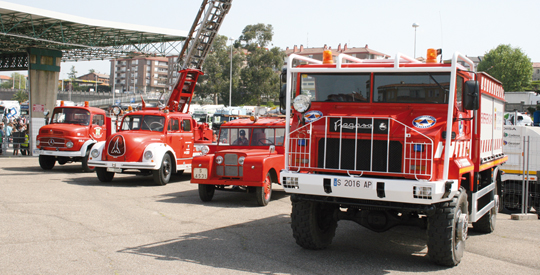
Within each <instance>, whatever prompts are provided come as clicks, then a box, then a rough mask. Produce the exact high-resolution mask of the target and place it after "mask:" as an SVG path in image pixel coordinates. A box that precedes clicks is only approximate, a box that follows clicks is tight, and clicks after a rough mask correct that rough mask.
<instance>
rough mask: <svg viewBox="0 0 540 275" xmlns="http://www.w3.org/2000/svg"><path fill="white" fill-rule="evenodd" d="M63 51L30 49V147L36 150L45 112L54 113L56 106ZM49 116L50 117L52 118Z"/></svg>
mask: <svg viewBox="0 0 540 275" xmlns="http://www.w3.org/2000/svg"><path fill="white" fill-rule="evenodd" d="M61 58H62V52H61V51H55V50H44V49H37V48H30V49H28V65H29V66H28V78H29V82H30V96H29V98H30V104H29V109H30V127H29V128H30V134H29V138H30V146H31V150H30V152H32V154H33V151H34V149H36V137H37V135H38V133H39V128H41V126H43V125H45V119H44V118H45V116H44V114H43V111H44V110H49V111H50V112H51V115H52V111H53V109H54V107H55V105H56V95H57V94H58V79H59V77H60V62H61ZM51 115H49V117H50V116H51Z"/></svg>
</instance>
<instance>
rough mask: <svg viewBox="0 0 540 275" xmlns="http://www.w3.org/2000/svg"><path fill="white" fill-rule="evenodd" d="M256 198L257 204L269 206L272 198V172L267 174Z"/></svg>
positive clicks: (257, 191)
mask: <svg viewBox="0 0 540 275" xmlns="http://www.w3.org/2000/svg"><path fill="white" fill-rule="evenodd" d="M255 196H256V198H257V203H258V204H259V205H260V206H266V205H268V202H270V198H271V197H272V176H271V175H270V172H268V174H266V178H265V179H264V181H263V183H262V186H261V187H257V189H256V191H255Z"/></svg>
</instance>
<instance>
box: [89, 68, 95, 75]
mask: <svg viewBox="0 0 540 275" xmlns="http://www.w3.org/2000/svg"><path fill="white" fill-rule="evenodd" d="M95 72H96V70H94V69H90V70H88V73H89V74H91V73H95Z"/></svg>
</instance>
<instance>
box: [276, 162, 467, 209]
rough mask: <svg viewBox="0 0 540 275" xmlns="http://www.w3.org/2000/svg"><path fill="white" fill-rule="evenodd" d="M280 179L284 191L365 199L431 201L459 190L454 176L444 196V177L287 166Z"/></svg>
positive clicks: (450, 195) (403, 201)
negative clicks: (377, 175) (320, 170)
mask: <svg viewBox="0 0 540 275" xmlns="http://www.w3.org/2000/svg"><path fill="white" fill-rule="evenodd" d="M281 179H282V185H283V188H284V189H285V192H287V193H293V194H305V195H315V196H325V197H340V198H348V199H358V200H367V201H370V200H371V201H386V202H399V203H410V204H422V205H430V204H435V203H439V202H443V201H448V200H450V199H452V198H453V197H454V195H456V194H457V193H458V182H457V181H456V180H453V181H449V182H451V186H450V190H449V193H448V194H446V196H444V197H443V195H444V194H445V192H446V186H447V185H446V182H445V181H419V180H406V179H382V178H369V177H349V176H341V175H321V174H306V173H297V172H291V171H286V170H282V171H281ZM415 190H416V193H415ZM420 190H422V192H421V191H420ZM427 190H429V191H427Z"/></svg>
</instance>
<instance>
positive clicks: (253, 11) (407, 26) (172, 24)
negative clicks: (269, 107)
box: [3, 0, 540, 78]
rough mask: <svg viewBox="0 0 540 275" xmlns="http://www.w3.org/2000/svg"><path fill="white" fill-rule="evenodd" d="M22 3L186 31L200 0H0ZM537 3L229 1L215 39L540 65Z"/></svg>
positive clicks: (84, 68)
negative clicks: (512, 51) (509, 51)
mask: <svg viewBox="0 0 540 275" xmlns="http://www.w3.org/2000/svg"><path fill="white" fill-rule="evenodd" d="M3 1H5V2H11V3H15V4H20V5H26V6H31V7H35V8H40V9H46V10H53V11H56V12H61V13H67V14H71V15H76V16H81V17H86V18H90V19H100V20H108V21H113V22H123V23H131V24H138V25H145V26H154V27H161V28H171V29H180V30H186V31H187V30H189V28H190V27H191V24H192V22H193V20H194V17H195V15H196V13H197V11H198V8H199V7H200V5H201V3H202V1H201V0H198V1H197V0H189V1H188V0H156V1H141V0H129V1H127V0H113V1H111V0H93V1H80V0H71V1H64V0H3ZM538 11H540V1H537V0H517V1H507V0H504V1H503V0H490V1H484V0H480V1H470V0H469V1H461V0H454V1H438V0H430V1H429V0H407V1H405V0H394V1H391V0H376V1H373V0H370V1H364V0H348V1H345V0H333V1H328V0H326V1H322V0H309V1H308V0H272V1H261V0H233V2H232V7H231V11H230V12H229V14H228V15H227V17H226V18H225V21H224V23H223V25H222V27H221V30H220V34H221V35H225V36H228V37H232V38H234V39H237V38H238V37H239V36H240V35H241V33H242V29H243V28H244V27H245V26H246V25H250V24H257V23H264V24H271V25H272V26H273V27H274V39H273V46H276V47H280V48H282V49H285V48H286V47H293V46H294V45H298V46H300V45H303V46H304V47H322V46H323V45H324V44H327V45H329V46H331V47H333V48H336V47H337V46H338V44H340V43H341V44H342V45H344V44H345V43H347V44H348V46H349V47H363V46H365V45H366V44H367V45H369V48H371V49H374V50H377V51H379V52H382V53H385V54H389V55H391V56H394V55H395V54H396V53H398V52H401V53H404V54H406V55H409V56H413V55H414V28H413V27H412V24H413V23H418V24H419V25H420V27H418V28H417V33H416V43H417V46H416V49H417V50H416V55H417V56H425V52H426V49H427V48H442V49H443V57H444V58H445V59H448V58H450V57H451V56H452V54H453V53H454V52H456V51H458V52H460V53H463V54H466V55H469V56H478V55H483V54H485V53H486V52H487V51H489V50H490V49H493V48H495V47H497V46H498V45H499V44H511V45H512V46H513V47H519V48H521V49H522V50H523V52H525V54H527V55H528V56H529V57H530V58H531V61H533V62H540V46H539V45H540V36H539V35H538V34H537V30H538V29H539V27H540V23H539V22H540V21H538V19H537V16H538ZM72 65H74V66H75V69H76V70H77V71H78V74H79V75H82V74H85V73H87V72H88V70H89V69H95V70H96V71H98V72H101V73H107V74H108V73H109V67H110V64H109V62H108V61H92V62H77V63H65V64H63V65H62V69H61V75H60V77H61V78H65V77H67V73H68V72H69V69H70V68H71V66H72Z"/></svg>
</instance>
